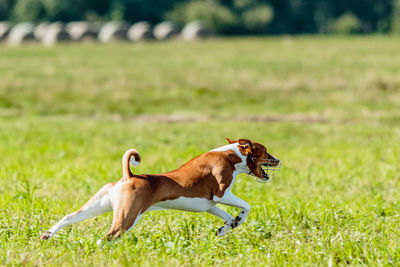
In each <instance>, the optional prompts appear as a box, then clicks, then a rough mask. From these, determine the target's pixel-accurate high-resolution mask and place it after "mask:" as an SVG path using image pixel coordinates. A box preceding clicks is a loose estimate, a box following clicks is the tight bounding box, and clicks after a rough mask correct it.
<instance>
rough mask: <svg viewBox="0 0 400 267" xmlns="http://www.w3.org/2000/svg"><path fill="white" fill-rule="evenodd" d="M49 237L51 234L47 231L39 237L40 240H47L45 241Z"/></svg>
mask: <svg viewBox="0 0 400 267" xmlns="http://www.w3.org/2000/svg"><path fill="white" fill-rule="evenodd" d="M51 236H52V234H51V232H50V231H47V232H46V233H43V234H42V235H41V236H40V240H47V239H49V238H50V237H51Z"/></svg>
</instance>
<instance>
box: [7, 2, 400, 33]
mask: <svg viewBox="0 0 400 267" xmlns="http://www.w3.org/2000/svg"><path fill="white" fill-rule="evenodd" d="M4 20H8V21H13V22H19V21H32V22H41V21H65V22H67V21H73V20H88V21H107V20H124V21H128V22H131V23H133V22H137V21H142V20H146V21H149V22H151V23H157V22H160V21H162V20H171V21H173V22H175V23H177V24H179V25H183V24H185V23H186V22H188V21H191V20H202V21H203V22H204V23H205V24H207V25H208V26H209V27H210V28H211V29H212V30H214V32H216V33H219V34H258V33H270V34H280V33H288V34H296V33H371V32H380V33H388V32H400V0H258V1H257V0H0V21H4Z"/></svg>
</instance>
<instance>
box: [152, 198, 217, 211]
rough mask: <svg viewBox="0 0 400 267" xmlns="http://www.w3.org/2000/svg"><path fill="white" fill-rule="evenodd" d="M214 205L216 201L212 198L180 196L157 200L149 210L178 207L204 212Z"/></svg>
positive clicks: (179, 208) (177, 208) (178, 208)
mask: <svg viewBox="0 0 400 267" xmlns="http://www.w3.org/2000/svg"><path fill="white" fill-rule="evenodd" d="M214 206H215V203H214V202H213V201H212V200H208V199H206V198H198V197H195V198H189V197H179V198H177V199H173V200H165V201H160V202H157V203H156V204H154V205H153V206H151V207H150V209H149V210H156V209H176V210H184V211H196V212H202V211H207V210H209V209H210V208H212V207H214ZM153 207H154V208H153Z"/></svg>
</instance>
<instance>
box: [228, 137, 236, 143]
mask: <svg viewBox="0 0 400 267" xmlns="http://www.w3.org/2000/svg"><path fill="white" fill-rule="evenodd" d="M226 141H228V143H229V144H233V143H236V142H237V141H236V140H232V139H230V138H228V137H226Z"/></svg>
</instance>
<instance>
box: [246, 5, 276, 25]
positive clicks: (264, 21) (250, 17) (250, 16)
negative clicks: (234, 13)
mask: <svg viewBox="0 0 400 267" xmlns="http://www.w3.org/2000/svg"><path fill="white" fill-rule="evenodd" d="M273 16H274V14H273V11H272V9H271V7H270V6H268V5H265V4H259V5H255V6H253V7H250V8H249V9H247V10H245V11H244V12H243V14H242V20H243V25H244V28H246V29H247V30H249V31H257V30H258V31H263V29H264V31H265V29H266V28H267V26H268V25H269V23H270V22H271V20H272V18H273Z"/></svg>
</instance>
